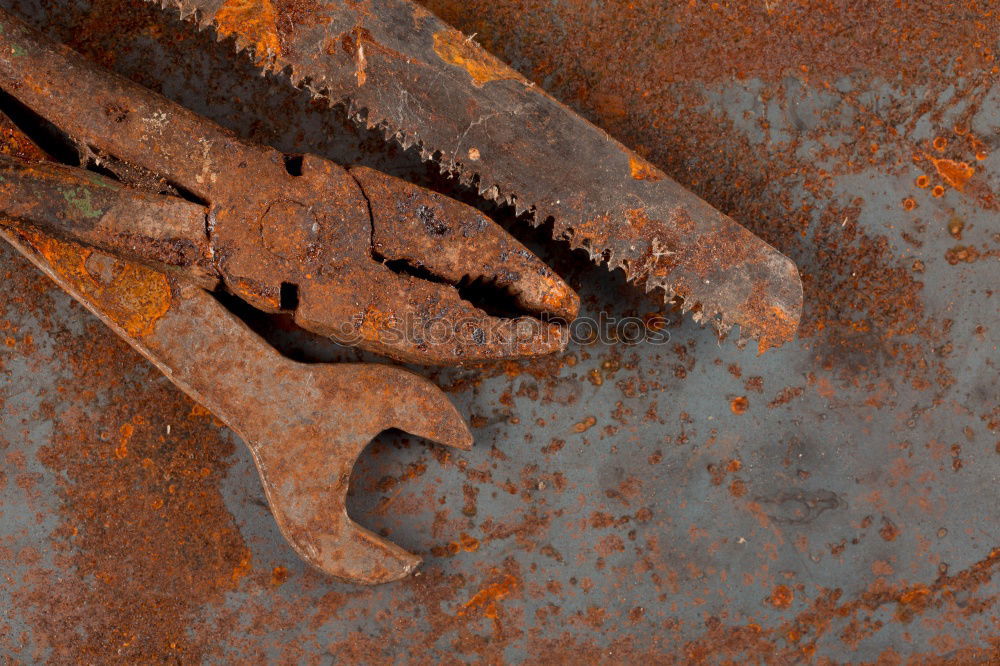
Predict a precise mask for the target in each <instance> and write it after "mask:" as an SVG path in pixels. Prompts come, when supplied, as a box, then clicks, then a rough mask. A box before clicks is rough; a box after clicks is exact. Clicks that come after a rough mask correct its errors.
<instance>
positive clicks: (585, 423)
mask: <svg viewBox="0 0 1000 666" xmlns="http://www.w3.org/2000/svg"><path fill="white" fill-rule="evenodd" d="M596 424H597V419H596V418H594V417H593V416H588V417H587V418H585V419H584V420H582V421H580V422H579V423H577V424H574V426H573V432H585V431H587V430H590V429H591V428H593V427H594V425H596Z"/></svg>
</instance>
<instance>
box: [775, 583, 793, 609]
mask: <svg viewBox="0 0 1000 666" xmlns="http://www.w3.org/2000/svg"><path fill="white" fill-rule="evenodd" d="M794 599H795V595H794V594H793V593H792V590H791V588H789V587H788V586H787V585H778V586H777V587H775V588H774V590H772V591H771V597H770V599H769V601H770V602H771V605H772V606H774V607H775V608H788V607H789V606H791V605H792V601H793V600H794Z"/></svg>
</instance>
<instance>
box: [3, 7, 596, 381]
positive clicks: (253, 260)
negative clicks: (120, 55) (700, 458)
mask: <svg viewBox="0 0 1000 666" xmlns="http://www.w3.org/2000/svg"><path fill="white" fill-rule="evenodd" d="M6 26H7V27H6V28H5V34H3V35H0V44H2V49H3V53H2V57H0V88H2V89H3V90H4V91H6V92H7V93H8V94H9V95H11V96H12V97H14V98H15V99H16V100H17V101H18V102H19V103H20V104H23V105H24V106H26V107H27V108H28V109H30V110H31V112H33V113H34V114H37V115H38V116H40V117H41V118H44V119H45V120H47V121H48V122H50V123H52V124H53V125H55V126H56V127H57V128H58V129H59V130H60V131H62V132H64V133H65V134H66V135H67V136H68V137H71V138H72V139H73V140H74V141H76V142H79V143H80V144H82V145H83V146H85V150H87V151H89V152H91V153H92V154H93V155H95V156H96V161H97V163H98V164H102V165H104V166H105V167H106V168H107V169H108V170H110V171H112V172H114V171H115V165H118V166H119V169H118V172H119V173H122V172H125V173H129V172H131V173H134V172H135V171H136V170H137V168H138V170H139V171H141V172H145V173H147V174H155V176H158V177H160V178H162V179H165V181H166V182H167V183H168V184H169V186H170V187H171V188H172V191H173V192H175V193H177V196H166V195H163V194H159V193H151V192H149V191H143V190H142V189H138V188H136V187H131V186H128V185H125V184H123V183H122V182H120V181H119V180H115V179H113V178H109V177H106V176H104V175H100V174H97V173H95V172H94V171H90V170H83V169H80V168H77V167H70V166H64V165H58V164H44V165H39V164H31V163H26V162H21V161H18V160H16V159H5V160H3V162H2V163H0V179H2V182H0V203H2V209H3V212H4V213H5V214H6V215H8V216H9V217H12V218H14V219H17V220H19V221H21V222H26V223H29V224H31V225H34V226H36V227H38V228H40V229H42V230H44V231H45V232H46V233H49V234H52V235H55V236H59V237H62V238H68V239H71V240H74V241H76V242H80V243H83V244H85V245H89V246H92V247H95V248H98V249H101V250H104V251H106V252H108V253H111V254H114V255H116V256H120V257H123V258H126V259H131V260H135V261H138V262H141V263H143V264H146V265H148V266H151V267H154V268H157V269H158V270H163V271H169V272H171V273H173V274H178V275H181V276H183V277H184V278H187V279H190V280H193V281H195V282H196V283H198V284H201V285H203V286H206V287H209V288H212V287H214V286H215V285H216V284H217V283H218V282H220V281H221V283H223V284H224V285H225V287H226V288H227V289H228V290H229V291H230V292H232V293H233V294H235V295H237V296H238V297H240V298H241V299H243V300H245V301H246V302H247V303H249V304H251V305H253V306H254V307H256V308H258V309H260V310H264V311H266V312H279V311H286V312H292V313H294V319H295V321H296V323H297V324H299V325H300V326H301V327H303V328H305V329H307V330H309V331H312V332H315V333H318V334H320V335H324V336H327V337H330V338H333V339H334V340H337V341H338V342H341V343H344V344H349V345H356V346H358V347H361V348H363V349H366V350H370V351H374V352H376V353H380V354H384V355H386V356H389V357H392V358H395V359H397V360H403V361H410V362H417V363H426V364H455V363H463V362H471V361H483V360H491V359H500V358H520V357H526V356H533V355H538V354H545V353H549V352H552V351H556V350H559V349H561V348H563V347H564V346H565V344H566V342H567V340H568V328H567V327H566V325H565V322H566V320H572V319H573V317H574V316H575V315H576V312H577V309H578V305H579V300H578V298H577V296H576V294H575V293H574V292H573V290H572V289H570V288H569V287H568V286H567V285H566V283H565V282H563V281H562V280H561V279H560V278H559V277H558V276H557V275H556V274H555V273H553V271H552V270H551V269H550V268H549V267H548V266H547V265H545V264H544V263H543V262H542V261H541V260H539V259H538V258H537V257H536V256H534V255H533V254H532V253H531V252H530V251H529V250H527V249H526V248H525V247H524V246H523V245H521V244H520V243H519V242H518V241H516V240H515V239H514V238H513V237H511V236H510V235H508V234H507V233H506V232H505V231H504V230H503V229H502V228H501V227H500V226H498V225H497V224H496V223H495V222H493V221H492V220H491V219H489V218H488V217H486V216H485V215H483V214H482V213H480V212H479V211H477V210H476V209H474V208H472V207H470V206H467V205H465V204H463V203H460V202H458V201H456V200H453V199H451V198H449V197H446V196H443V195H441V194H438V193H435V192H432V191H430V190H427V189H424V188H422V187H419V186H416V185H413V184H411V183H408V182H406V181H403V180H401V179H398V178H395V177H392V176H389V175H386V174H384V173H381V172H378V171H375V170H372V169H369V168H364V167H351V168H345V167H343V166H340V165H338V164H335V163H333V162H330V161H329V160H326V159H322V158H320V157H316V156H313V155H303V156H294V155H292V156H290V155H285V154H283V153H281V152H279V151H277V150H275V149H273V148H269V147H264V146H257V145H250V144H248V143H245V142H243V141H241V140H239V139H238V138H237V137H236V136H235V135H234V134H232V133H231V132H228V131H226V130H224V129H223V128H221V127H219V126H218V125H216V124H214V123H212V122H211V121H209V120H207V119H205V118H203V117H201V116H198V115H197V114H195V113H193V112H191V111H189V110H187V109H185V108H183V107H181V106H179V105H177V104H175V103H173V102H170V101H169V100H167V99H165V98H163V97H162V96H160V95H158V94H156V93H154V92H152V91H150V90H148V89H146V88H143V87H142V86H140V85H138V84H135V83H133V82H131V81H128V80H126V79H123V78H121V77H118V76H116V75H113V74H111V73H109V72H106V71H103V70H100V69H98V68H96V67H94V66H93V65H91V64H89V63H87V62H86V61H84V60H83V59H81V58H80V57H79V56H78V55H76V54H74V53H73V52H72V51H71V50H69V49H68V48H66V47H63V46H61V45H55V44H51V43H44V41H41V40H39V38H38V37H37V36H36V35H34V34H33V33H32V31H29V30H28V29H27V28H24V29H22V28H21V27H19V26H18V24H17V23H12V22H10V21H8V22H6ZM133 180H140V181H141V180H142V179H141V178H133ZM147 180H148V179H147ZM476 281H478V282H486V283H489V284H491V285H492V288H494V289H496V290H500V291H502V292H505V293H506V294H507V295H508V296H509V297H511V298H512V299H513V301H514V303H515V304H516V306H517V308H518V309H519V310H521V311H522V312H523V316H520V317H513V318H503V317H497V316H490V315H488V314H487V313H485V312H484V311H482V310H481V309H479V308H477V307H476V306H475V305H473V304H472V303H471V302H469V301H467V300H465V299H464V298H463V297H462V295H461V293H460V291H459V289H458V288H457V287H458V286H460V285H463V284H467V283H469V282H476ZM560 322H561V323H560Z"/></svg>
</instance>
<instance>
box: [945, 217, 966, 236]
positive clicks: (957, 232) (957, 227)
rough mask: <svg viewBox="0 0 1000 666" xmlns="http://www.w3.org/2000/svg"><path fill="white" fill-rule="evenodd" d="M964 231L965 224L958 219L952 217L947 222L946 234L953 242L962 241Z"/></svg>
mask: <svg viewBox="0 0 1000 666" xmlns="http://www.w3.org/2000/svg"><path fill="white" fill-rule="evenodd" d="M964 229H965V223H964V222H962V220H960V219H959V218H957V217H953V218H951V220H949V221H948V233H949V234H951V237H952V238H954V239H955V240H962V231H963V230H964Z"/></svg>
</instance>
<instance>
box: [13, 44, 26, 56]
mask: <svg viewBox="0 0 1000 666" xmlns="http://www.w3.org/2000/svg"><path fill="white" fill-rule="evenodd" d="M11 51H13V52H14V57H15V58H21V57H24V56H26V55H27V53H25V52H24V49H22V48H21V47H20V46H14V47H13V48H11Z"/></svg>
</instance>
